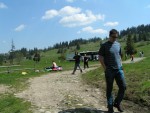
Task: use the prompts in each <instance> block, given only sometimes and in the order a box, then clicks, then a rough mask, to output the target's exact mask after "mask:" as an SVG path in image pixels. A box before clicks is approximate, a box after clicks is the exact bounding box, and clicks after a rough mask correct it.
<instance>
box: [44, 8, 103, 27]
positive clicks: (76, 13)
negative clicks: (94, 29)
mask: <svg viewBox="0 0 150 113" xmlns="http://www.w3.org/2000/svg"><path fill="white" fill-rule="evenodd" d="M56 16H59V17H60V20H59V23H60V24H62V25H63V26H65V27H76V26H83V25H87V24H91V23H93V22H95V21H98V20H104V18H105V15H101V14H97V15H95V14H93V12H92V11H90V10H87V11H84V12H83V11H82V9H81V8H79V7H71V6H65V7H63V8H61V9H60V10H48V11H46V12H45V15H44V16H42V19H43V20H49V19H52V18H54V17H56Z"/></svg>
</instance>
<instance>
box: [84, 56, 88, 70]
mask: <svg viewBox="0 0 150 113" xmlns="http://www.w3.org/2000/svg"><path fill="white" fill-rule="evenodd" d="M83 61H84V69H85V68H86V67H87V68H89V63H88V61H89V59H88V57H87V56H86V54H84V59H83Z"/></svg>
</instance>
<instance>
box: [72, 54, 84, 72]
mask: <svg viewBox="0 0 150 113" xmlns="http://www.w3.org/2000/svg"><path fill="white" fill-rule="evenodd" d="M80 58H81V56H80V55H79V54H78V52H76V53H75V56H74V57H73V59H74V60H75V65H74V70H73V72H72V74H75V72H76V70H77V67H79V69H80V72H81V73H82V69H81V67H80Z"/></svg>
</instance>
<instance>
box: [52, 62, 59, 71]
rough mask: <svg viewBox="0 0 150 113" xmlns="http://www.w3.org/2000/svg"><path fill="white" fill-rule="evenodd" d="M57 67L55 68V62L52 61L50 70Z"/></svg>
mask: <svg viewBox="0 0 150 113" xmlns="http://www.w3.org/2000/svg"><path fill="white" fill-rule="evenodd" d="M57 67H58V66H57V64H56V62H54V61H52V69H53V68H57Z"/></svg>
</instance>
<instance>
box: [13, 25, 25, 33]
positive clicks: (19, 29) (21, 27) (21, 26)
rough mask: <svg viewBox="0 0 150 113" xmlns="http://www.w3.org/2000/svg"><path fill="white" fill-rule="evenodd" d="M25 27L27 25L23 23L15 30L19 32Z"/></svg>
mask: <svg viewBox="0 0 150 113" xmlns="http://www.w3.org/2000/svg"><path fill="white" fill-rule="evenodd" d="M24 28H25V25H24V24H21V25H19V26H18V27H16V28H15V29H14V30H15V31H17V32H19V31H22V30H23V29H24Z"/></svg>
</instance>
